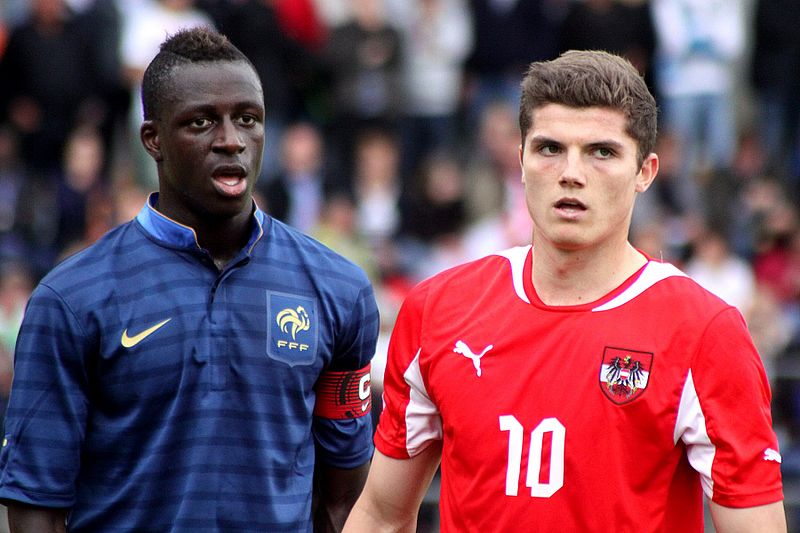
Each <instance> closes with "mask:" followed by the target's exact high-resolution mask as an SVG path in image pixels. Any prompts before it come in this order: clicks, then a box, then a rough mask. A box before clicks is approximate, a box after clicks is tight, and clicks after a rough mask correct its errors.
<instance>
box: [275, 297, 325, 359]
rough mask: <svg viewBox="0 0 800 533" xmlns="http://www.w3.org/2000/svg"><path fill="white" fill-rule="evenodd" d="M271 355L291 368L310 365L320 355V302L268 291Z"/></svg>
mask: <svg viewBox="0 0 800 533" xmlns="http://www.w3.org/2000/svg"><path fill="white" fill-rule="evenodd" d="M267 332H268V333H267V355H269V356H270V357H271V358H272V359H275V360H277V361H282V362H284V363H286V364H288V365H289V366H295V365H307V364H310V363H311V362H313V361H314V358H315V357H316V354H317V336H318V327H317V302H316V300H314V299H312V298H305V297H303V296H296V295H294V294H284V293H278V292H272V291H267Z"/></svg>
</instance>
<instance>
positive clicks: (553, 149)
mask: <svg viewBox="0 0 800 533" xmlns="http://www.w3.org/2000/svg"><path fill="white" fill-rule="evenodd" d="M558 151H559V150H558V146H555V145H554V144H545V145H543V146H541V147H540V148H539V152H540V153H542V154H543V155H555V154H557V153H558Z"/></svg>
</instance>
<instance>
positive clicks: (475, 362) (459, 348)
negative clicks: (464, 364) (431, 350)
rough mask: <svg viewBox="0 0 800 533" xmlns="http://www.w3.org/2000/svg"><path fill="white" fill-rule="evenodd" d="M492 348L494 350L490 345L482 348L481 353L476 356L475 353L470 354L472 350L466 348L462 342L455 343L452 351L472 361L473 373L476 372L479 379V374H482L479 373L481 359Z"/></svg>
mask: <svg viewBox="0 0 800 533" xmlns="http://www.w3.org/2000/svg"><path fill="white" fill-rule="evenodd" d="M492 348H494V345H492V344H490V345H489V346H487V347H486V348H484V349H483V351H482V352H481V353H479V354H477V355H476V354H475V353H473V352H472V349H471V348H470V347H469V346H467V344H466V343H465V342H464V341H456V347H455V348H453V351H454V352H455V353H460V354H461V355H463V356H464V357H466V358H468V359H471V360H472V366H474V367H475V371H476V372H477V374H478V377H481V373H482V372H481V357H483V356H484V355H485V354H486V352H488V351H489V350H491V349H492Z"/></svg>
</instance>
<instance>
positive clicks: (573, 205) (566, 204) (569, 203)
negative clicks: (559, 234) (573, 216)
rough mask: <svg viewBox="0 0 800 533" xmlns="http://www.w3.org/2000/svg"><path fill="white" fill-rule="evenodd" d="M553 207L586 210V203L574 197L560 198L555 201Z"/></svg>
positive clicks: (566, 209) (567, 209)
mask: <svg viewBox="0 0 800 533" xmlns="http://www.w3.org/2000/svg"><path fill="white" fill-rule="evenodd" d="M555 208H556V209H559V210H565V211H586V205H585V204H584V203H583V202H581V201H579V200H576V199H574V198H562V199H561V200H559V201H557V202H556V203H555Z"/></svg>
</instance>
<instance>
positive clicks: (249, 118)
mask: <svg viewBox="0 0 800 533" xmlns="http://www.w3.org/2000/svg"><path fill="white" fill-rule="evenodd" d="M239 120H240V121H241V122H242V124H244V125H245V126H252V125H253V124H255V123H256V117H254V116H253V115H242V116H241V118H239Z"/></svg>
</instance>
